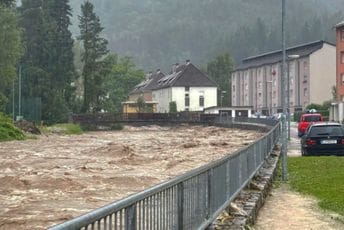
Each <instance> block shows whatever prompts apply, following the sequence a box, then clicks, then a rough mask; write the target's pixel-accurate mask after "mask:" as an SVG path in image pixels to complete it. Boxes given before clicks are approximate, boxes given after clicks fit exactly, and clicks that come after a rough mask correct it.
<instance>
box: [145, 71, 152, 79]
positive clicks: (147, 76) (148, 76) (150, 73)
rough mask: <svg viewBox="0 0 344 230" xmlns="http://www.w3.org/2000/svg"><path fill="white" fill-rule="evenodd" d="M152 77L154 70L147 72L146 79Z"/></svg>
mask: <svg viewBox="0 0 344 230" xmlns="http://www.w3.org/2000/svg"><path fill="white" fill-rule="evenodd" d="M151 78H152V72H149V73H148V74H146V80H149V79H151Z"/></svg>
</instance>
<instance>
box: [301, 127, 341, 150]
mask: <svg viewBox="0 0 344 230" xmlns="http://www.w3.org/2000/svg"><path fill="white" fill-rule="evenodd" d="M301 154H302V156H310V155H342V156H344V128H343V126H342V125H341V124H339V123H336V122H318V123H313V124H311V125H310V126H309V127H308V129H307V131H306V133H305V135H303V136H302V138H301Z"/></svg>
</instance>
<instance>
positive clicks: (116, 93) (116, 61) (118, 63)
mask: <svg viewBox="0 0 344 230" xmlns="http://www.w3.org/2000/svg"><path fill="white" fill-rule="evenodd" d="M104 61H105V62H106V63H107V66H108V67H111V69H110V71H108V74H106V78H105V80H104V87H103V89H104V92H105V93H106V97H105V98H106V99H105V100H104V105H103V109H104V110H105V111H109V112H121V111H122V104H121V103H122V102H123V101H125V100H126V99H127V96H128V94H129V92H130V91H131V90H132V88H133V87H134V86H135V85H137V84H139V83H140V82H141V81H142V80H143V79H144V72H143V70H140V69H138V68H137V67H136V66H135V64H134V63H133V61H132V59H131V58H129V57H123V58H119V57H118V56H117V55H109V56H108V57H107V58H106V59H105V60H104Z"/></svg>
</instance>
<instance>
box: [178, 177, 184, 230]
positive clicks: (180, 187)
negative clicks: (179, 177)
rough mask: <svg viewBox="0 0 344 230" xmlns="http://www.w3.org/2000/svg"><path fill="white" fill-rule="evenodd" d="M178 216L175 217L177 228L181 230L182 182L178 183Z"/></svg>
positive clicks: (182, 215) (182, 208) (182, 213)
mask: <svg viewBox="0 0 344 230" xmlns="http://www.w3.org/2000/svg"><path fill="white" fill-rule="evenodd" d="M177 188H178V193H177V194H178V198H177V199H178V207H177V208H178V213H177V215H178V218H177V229H179V230H183V222H184V184H183V182H181V183H179V184H178V187H177Z"/></svg>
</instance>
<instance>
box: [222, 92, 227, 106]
mask: <svg viewBox="0 0 344 230" xmlns="http://www.w3.org/2000/svg"><path fill="white" fill-rule="evenodd" d="M225 93H227V91H225V90H222V91H221V107H222V101H223V97H224V94H225Z"/></svg>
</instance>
